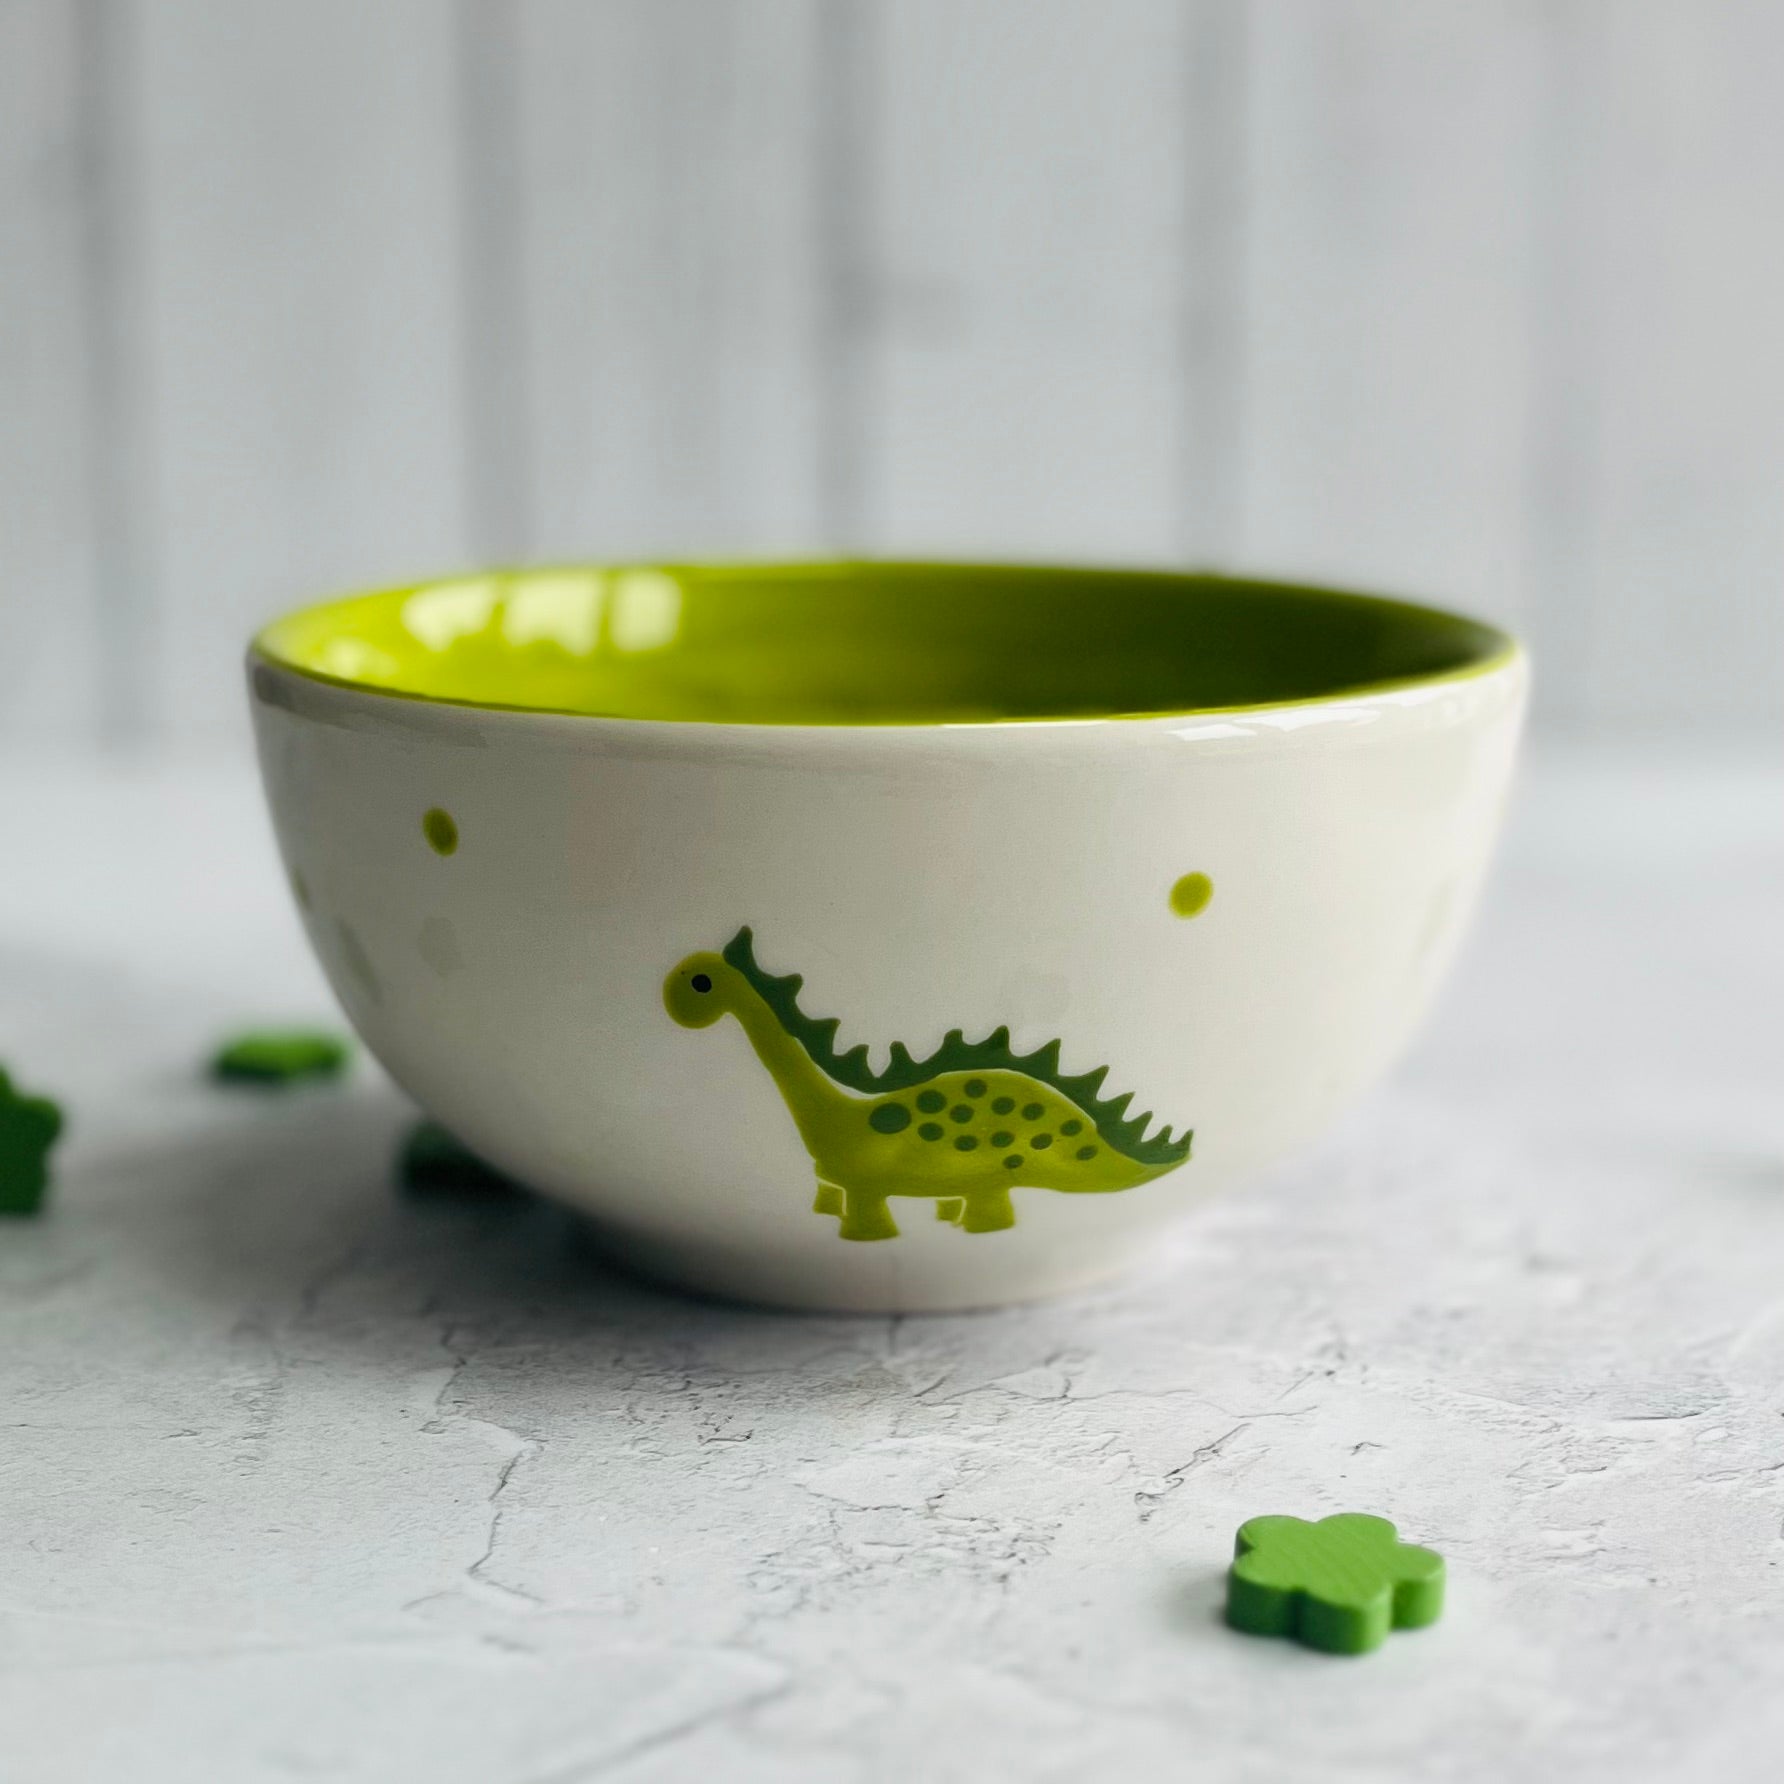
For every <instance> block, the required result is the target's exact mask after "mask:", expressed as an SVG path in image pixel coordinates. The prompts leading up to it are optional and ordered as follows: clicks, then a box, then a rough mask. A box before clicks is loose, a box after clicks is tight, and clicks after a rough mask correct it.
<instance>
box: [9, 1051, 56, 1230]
mask: <svg viewBox="0 0 1784 1784" xmlns="http://www.w3.org/2000/svg"><path fill="white" fill-rule="evenodd" d="M61 1131H62V1111H61V1110H60V1109H59V1108H57V1106H56V1105H55V1104H54V1103H52V1102H51V1101H50V1100H49V1098H48V1097H41V1096H25V1095H24V1094H23V1093H22V1092H20V1091H16V1090H14V1089H13V1087H12V1080H11V1079H10V1078H9V1077H8V1076H7V1075H6V1073H5V1072H4V1071H0V1215H31V1214H35V1213H37V1212H38V1210H39V1209H41V1208H42V1206H43V1198H44V1194H45V1192H46V1191H47V1190H48V1188H49V1181H50V1170H49V1158H50V1148H51V1147H52V1146H54V1145H55V1143H56V1137H57V1136H58V1135H59V1134H60V1133H61Z"/></svg>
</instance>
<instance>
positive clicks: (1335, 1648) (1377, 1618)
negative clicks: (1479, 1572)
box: [1226, 1511, 1444, 1654]
mask: <svg viewBox="0 0 1784 1784" xmlns="http://www.w3.org/2000/svg"><path fill="white" fill-rule="evenodd" d="M1235 1547H1236V1556H1237V1558H1236V1559H1235V1560H1234V1562H1233V1565H1232V1568H1231V1570H1230V1571H1229V1572H1228V1574H1227V1605H1226V1618H1227V1622H1228V1623H1230V1624H1231V1625H1232V1627H1233V1628H1235V1629H1242V1630H1244V1631H1245V1632H1246V1633H1247V1634H1248V1635H1285V1636H1289V1637H1292V1638H1293V1639H1294V1640H1295V1641H1298V1642H1301V1643H1303V1644H1304V1645H1305V1646H1307V1647H1309V1648H1318V1649H1320V1650H1321V1651H1322V1652H1323V1653H1327V1654H1367V1653H1368V1652H1369V1651H1370V1650H1371V1649H1373V1648H1379V1647H1380V1646H1381V1644H1382V1643H1383V1642H1384V1641H1386V1640H1387V1636H1388V1631H1389V1630H1390V1629H1422V1628H1423V1627H1424V1626H1425V1625H1426V1624H1427V1623H1435V1622H1436V1621H1437V1619H1438V1618H1439V1617H1440V1616H1441V1615H1442V1614H1443V1578H1444V1569H1443V1557H1442V1556H1441V1555H1439V1554H1437V1553H1436V1552H1435V1551H1434V1550H1431V1549H1422V1548H1418V1547H1416V1546H1415V1545H1414V1544H1412V1543H1409V1542H1401V1541H1400V1540H1399V1535H1398V1532H1397V1531H1396V1530H1395V1529H1394V1526H1393V1525H1392V1524H1390V1523H1389V1522H1388V1521H1387V1519H1386V1518H1375V1517H1370V1516H1369V1515H1368V1514H1367V1513H1365V1512H1356V1511H1346V1512H1339V1513H1337V1514H1336V1515H1335V1516H1333V1517H1329V1518H1321V1519H1320V1520H1319V1522H1318V1523H1317V1524H1311V1523H1309V1522H1307V1520H1306V1519H1305V1518H1284V1517H1265V1518H1250V1519H1248V1520H1247V1521H1246V1522H1245V1523H1243V1524H1241V1525H1240V1526H1239V1537H1238V1542H1237V1544H1236V1545H1235Z"/></svg>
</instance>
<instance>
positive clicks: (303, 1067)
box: [211, 1028, 352, 1086]
mask: <svg viewBox="0 0 1784 1784" xmlns="http://www.w3.org/2000/svg"><path fill="white" fill-rule="evenodd" d="M351 1057H352V1049H351V1048H350V1047H349V1046H348V1045H347V1043H346V1042H345V1041H343V1040H342V1039H341V1038H340V1037H339V1036H338V1035H332V1034H320V1033H314V1032H312V1031H311V1030H309V1029H303V1028H291V1029H284V1028H268V1029H259V1030H256V1031H255V1032H254V1033H252V1034H243V1035H237V1036H236V1037H235V1039H233V1040H231V1041H228V1042H226V1043H225V1044H224V1045H223V1046H222V1047H220V1048H219V1049H218V1050H217V1053H216V1055H215V1056H214V1057H213V1058H212V1060H211V1076H212V1077H213V1078H219V1079H222V1080H223V1081H224V1082H225V1083H235V1084H266V1085H274V1086H277V1085H282V1084H296V1083H300V1082H301V1081H303V1080H304V1079H306V1078H336V1077H339V1076H340V1074H341V1073H342V1072H343V1071H344V1070H345V1069H346V1066H347V1061H348V1060H349V1059H350V1058H351Z"/></svg>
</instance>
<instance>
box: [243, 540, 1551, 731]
mask: <svg viewBox="0 0 1784 1784" xmlns="http://www.w3.org/2000/svg"><path fill="white" fill-rule="evenodd" d="M858 570H868V571H893V572H899V573H908V572H917V573H928V572H942V573H946V574H968V575H971V574H978V573H983V572H990V573H992V574H1004V573H1017V574H1040V575H1044V576H1059V577H1069V576H1085V577H1096V578H1099V579H1110V578H1114V579H1119V580H1121V581H1124V582H1131V583H1136V584H1139V583H1148V582H1150V583H1180V584H1188V583H1194V582H1220V583H1225V584H1228V585H1230V586H1233V587H1236V588H1247V589H1255V590H1258V591H1268V592H1272V593H1280V594H1291V595H1295V596H1300V597H1309V596H1311V597H1314V598H1317V599H1320V600H1326V601H1331V602H1335V603H1341V604H1346V605H1363V606H1367V607H1370V608H1374V609H1377V610H1379V611H1382V612H1384V613H1393V614H1398V615H1401V616H1403V617H1406V618H1409V619H1416V620H1420V621H1431V622H1439V623H1441V624H1444V625H1446V626H1460V627H1471V628H1473V629H1474V630H1475V631H1477V632H1478V633H1480V634H1481V638H1482V648H1481V652H1480V654H1479V655H1478V656H1476V657H1474V658H1473V659H1471V660H1469V661H1465V662H1462V663H1459V664H1457V665H1454V666H1452V667H1449V668H1444V669H1436V670H1424V671H1418V672H1414V673H1410V674H1406V675H1396V676H1384V677H1379V678H1376V679H1374V680H1369V681H1356V682H1347V683H1344V684H1342V685H1339V686H1335V687H1332V688H1329V689H1325V690H1323V691H1321V692H1319V693H1314V694H1299V695H1290V696H1285V697H1284V698H1282V699H1276V700H1254V701H1235V702H1230V703H1227V704H1224V705H1183V706H1167V707H1157V708H1148V709H1143V710H1142V709H1135V710H1124V711H1120V712H1109V713H1096V714H1089V715H1086V714H1080V713H1072V714H1066V713H1060V714H1050V713H1030V714H1014V715H1008V716H993V717H971V718H927V719H926V718H895V719H890V720H857V721H842V722H833V721H814V720H804V719H785V720H755V719H711V718H688V717H677V716H651V717H644V716H640V715H637V714H630V713H601V712H590V711H588V710H587V709H586V708H584V709H578V708H574V707H565V706H557V705H552V704H549V703H545V702H535V701H511V700H486V699H476V698H473V697H470V696H468V695H464V694H458V693H454V694H436V693H429V692H425V691H423V690H420V689H415V688H401V687H391V686H389V685H386V684H383V683H379V682H374V681H368V680H365V679H363V678H360V677H357V676H352V675H343V674H335V673H331V672H330V671H327V670H323V669H318V668H316V667H314V666H313V665H311V664H308V663H304V662H300V661H297V660H296V659H295V658H294V657H292V656H290V655H287V654H285V653H284V652H282V651H281V650H280V649H279V648H278V647H277V645H276V644H275V643H274V642H273V640H274V635H275V634H276V633H278V632H279V631H280V630H281V629H283V628H284V627H286V626H288V625H290V624H291V623H292V622H294V621H297V620H300V619H304V618H311V617H317V618H319V617H320V616H322V615H324V614H326V613H329V612H330V611H333V610H344V609H348V608H352V607H355V606H358V605H360V604H361V603H370V602H374V601H380V600H390V599H392V598H393V597H396V596H402V595H413V594H419V593H422V592H424V591H426V590H429V589H434V588H448V587H451V586H454V585H466V586H471V585H475V584H477V583H481V582H501V581H504V580H506V579H510V578H523V577H529V576H550V575H576V574H593V575H615V576H617V575H625V574H629V573H634V572H645V573H653V572H655V573H662V574H666V575H671V576H673V575H676V574H678V573H683V572H691V573H694V574H698V575H721V576H722V575H727V574H738V575H743V576H757V575H760V576H773V575H775V574H784V575H788V576H801V577H803V576H810V575H813V574H814V573H816V574H822V573H825V572H838V573H846V572H850V571H858ZM247 657H248V665H249V668H250V670H251V671H252V670H253V669H255V668H257V667H264V668H270V669H273V670H277V671H281V672H283V673H285V674H287V675H292V676H295V677H297V678H298V679H299V680H300V681H305V682H311V683H315V684H318V685H320V686H322V687H326V688H332V689H335V690H337V691H339V692H343V693H347V694H351V695H357V696H362V697H364V698H365V699H367V700H370V701H375V702H383V701H389V702H395V703H397V704H399V705H404V706H422V707H430V708H436V709H444V710H446V711H452V710H457V711H461V712H465V713H470V714H491V713H505V714H513V715H518V716H521V717H525V718H543V719H551V720H554V721H559V722H567V721H579V722H581V723H583V724H586V725H592V726H602V727H623V728H625V729H628V730H630V731H632V732H634V733H637V734H641V735H642V734H648V733H650V732H656V733H659V734H661V733H666V732H694V731H700V730H726V731H740V732H749V733H761V734H774V733H790V734H804V733H817V734H831V735H836V734H842V735H864V734H865V735H875V734H885V733H890V732H898V731H907V732H944V731H952V732H958V731H973V732H979V731H1000V730H1009V729H1016V730H1022V731H1046V730H1049V729H1052V728H1061V729H1064V728H1072V729H1082V728H1084V727H1087V726H1126V725H1139V724H1145V723H1148V722H1158V721H1170V720H1185V719H1200V718H1231V717H1240V718H1242V717H1243V716H1245V715H1246V714H1250V713H1258V714H1280V713H1283V712H1289V711H1294V710H1297V709H1307V710H1310V711H1313V710H1318V709H1330V708H1343V707H1347V706H1355V705H1356V704H1357V703H1359V702H1368V701H1371V700H1380V699H1391V700H1394V701H1395V702H1396V703H1400V702H1403V701H1405V700H1407V699H1409V698H1410V699H1416V698H1418V697H1420V696H1422V695H1425V694H1436V693H1440V692H1442V691H1444V690H1446V689H1450V688H1454V687H1456V686H1458V685H1459V684H1468V683H1475V682H1479V681H1482V680H1486V679H1490V678H1491V677H1493V676H1496V675H1500V674H1503V673H1504V672H1505V671H1507V670H1509V669H1516V668H1521V667H1523V666H1524V665H1525V664H1526V663H1527V661H1528V653H1527V651H1526V649H1525V647H1524V645H1523V643H1522V642H1521V640H1520V639H1519V638H1518V637H1517V636H1516V635H1515V634H1514V633H1512V632H1509V631H1507V630H1506V629H1505V628H1504V627H1502V626H1499V625H1496V624H1494V623H1493V622H1492V621H1489V620H1483V619H1479V618H1477V617H1475V616H1474V615H1471V614H1467V613H1462V612H1459V611H1457V610H1455V609H1453V608H1448V607H1440V606H1437V605H1434V604H1432V603H1429V602H1423V601H1412V600H1407V599H1405V598H1403V597H1400V596H1397V595H1388V594H1378V593H1374V592H1371V591H1368V590H1363V589H1355V588H1346V587H1340V586H1337V585H1333V584H1328V583H1316V582H1300V581H1294V580H1288V579H1284V578H1280V577H1270V576H1261V575H1246V574H1234V573H1229V572H1226V571H1223V570H1217V569H1208V568H1202V567H1191V568H1178V567H1171V568H1161V567H1157V566H1147V565H1133V564H1109V563H1099V562H1093V561H1084V562H1072V561H1061V560H1052V559H1034V560H1029V559H1020V558H983V559H979V558H941V557H935V558H931V557H910V558H906V557H874V556H850V557H826V556H813V557H808V558H801V557H788V558H781V557H765V558H748V557H742V558H717V559H679V558H678V559H673V560H671V559H666V558H665V559H635V560H634V559H615V560H611V561H609V560H574V559H572V560H543V561H540V562H537V563H522V564H506V565H499V566H496V567H493V568H487V569H470V570H458V571H453V572H449V573H446V574H443V575H438V576H426V577H421V578H419V579H416V580H413V581H405V582H399V583H388V584H383V585H380V586H377V587H373V588H361V589H355V590H351V591H349V592H347V593H344V594H340V595H334V596H330V597H328V598H326V599H324V600H321V601H311V602H305V603H304V604H303V605H301V606H298V607H293V608H288V609H286V610H285V611H284V612H282V613H279V614H277V615H275V616H274V617H273V618H271V619H269V620H267V621H266V622H265V623H264V624H262V625H261V626H259V627H258V628H257V629H256V630H255V632H254V634H253V636H252V638H251V639H250V641H249V644H248V651H247Z"/></svg>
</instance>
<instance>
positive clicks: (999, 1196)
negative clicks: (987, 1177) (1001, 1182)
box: [960, 1189, 1016, 1233]
mask: <svg viewBox="0 0 1784 1784" xmlns="http://www.w3.org/2000/svg"><path fill="white" fill-rule="evenodd" d="M1015 1224H1016V1210H1015V1209H1014V1208H1012V1207H1011V1206H1010V1192H1009V1191H1008V1190H1007V1189H982V1190H980V1191H979V1193H978V1194H977V1195H976V1196H968V1197H967V1201H966V1217H965V1219H963V1220H962V1221H961V1223H960V1227H961V1230H962V1231H963V1232H968V1233H999V1232H1002V1231H1003V1229H1004V1228H1005V1227H1013V1226H1014V1225H1015Z"/></svg>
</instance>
